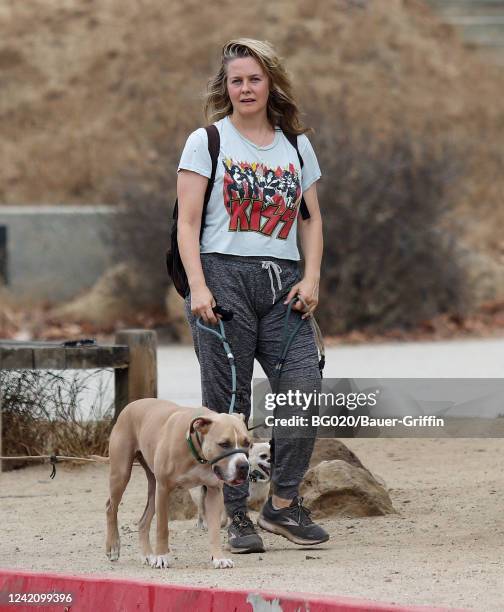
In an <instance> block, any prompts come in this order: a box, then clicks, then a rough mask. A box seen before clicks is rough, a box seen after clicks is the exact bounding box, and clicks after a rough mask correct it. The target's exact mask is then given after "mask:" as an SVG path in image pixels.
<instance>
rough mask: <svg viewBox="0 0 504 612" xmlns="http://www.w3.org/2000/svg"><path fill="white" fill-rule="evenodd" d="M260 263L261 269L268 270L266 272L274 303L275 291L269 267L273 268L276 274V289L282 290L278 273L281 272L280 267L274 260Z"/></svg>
mask: <svg viewBox="0 0 504 612" xmlns="http://www.w3.org/2000/svg"><path fill="white" fill-rule="evenodd" d="M261 263H262V269H263V270H268V274H269V277H270V283H271V291H272V292H273V302H272V303H273V304H274V303H275V299H276V293H275V287H274V284H273V275H272V274H271V269H272V268H273V271H274V272H275V275H276V279H277V283H278V290H279V291H281V290H282V279H281V278H280V274H281V272H282V268H281V267H280V266H279V265H278V264H276V263H275V262H274V261H261Z"/></svg>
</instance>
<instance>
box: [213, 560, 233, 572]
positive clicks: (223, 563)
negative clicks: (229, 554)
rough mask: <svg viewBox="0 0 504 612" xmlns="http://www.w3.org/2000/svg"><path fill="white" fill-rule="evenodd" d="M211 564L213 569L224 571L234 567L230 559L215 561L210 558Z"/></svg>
mask: <svg viewBox="0 0 504 612" xmlns="http://www.w3.org/2000/svg"><path fill="white" fill-rule="evenodd" d="M212 563H213V566H214V569H225V568H227V567H234V563H233V561H231V559H215V558H212Z"/></svg>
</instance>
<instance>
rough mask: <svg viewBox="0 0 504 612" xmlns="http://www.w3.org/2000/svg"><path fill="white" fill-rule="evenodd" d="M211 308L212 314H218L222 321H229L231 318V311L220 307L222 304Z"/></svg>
mask: <svg viewBox="0 0 504 612" xmlns="http://www.w3.org/2000/svg"><path fill="white" fill-rule="evenodd" d="M212 310H213V312H214V314H216V315H220V316H221V317H222V320H223V321H231V319H232V318H233V314H234V313H233V311H232V310H226V309H225V308H222V306H218V305H216V306H215V307H214V308H212Z"/></svg>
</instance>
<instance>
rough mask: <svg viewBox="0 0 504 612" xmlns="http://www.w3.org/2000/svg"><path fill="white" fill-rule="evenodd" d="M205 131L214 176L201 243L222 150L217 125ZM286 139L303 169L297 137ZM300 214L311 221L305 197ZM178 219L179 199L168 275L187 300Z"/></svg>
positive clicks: (210, 181) (203, 217)
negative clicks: (294, 150) (179, 244)
mask: <svg viewBox="0 0 504 612" xmlns="http://www.w3.org/2000/svg"><path fill="white" fill-rule="evenodd" d="M205 130H206V132H207V135H208V152H209V153H210V159H211V160H212V174H211V176H210V178H209V179H208V185H207V188H206V191H205V197H204V199H203V211H202V213H201V228H200V242H201V238H202V236H203V230H204V229H205V216H206V211H207V207H208V202H209V201H210V196H211V195H212V189H213V185H214V181H215V172H216V170H217V160H218V157H219V150H220V135H219V130H218V129H217V127H216V126H215V125H208V126H206V127H205ZM284 134H285V137H286V138H287V140H288V141H289V142H290V143H291V145H292V146H293V147H294V148H295V149H296V152H297V154H298V158H299V163H300V165H301V168H302V167H303V158H302V157H301V155H300V153H299V149H298V146H297V136H296V135H295V134H287V133H285V132H284ZM300 212H301V217H302V218H303V219H309V218H310V213H309V211H308V207H307V206H306V202H305V199H304V197H302V198H301V204H300ZM177 219H178V198H177V199H176V200H175V206H174V207H173V223H172V228H171V247H170V249H169V250H168V251H167V253H166V267H167V269H168V274H169V275H170V276H171V279H172V281H173V284H174V286H175V289H176V290H177V292H178V293H179V295H180V296H182V297H183V298H185V297H186V296H187V295H189V283H188V281H187V275H186V272H185V270H184V265H183V264H182V259H181V258H180V252H179V248H178V239H177V235H178V234H177Z"/></svg>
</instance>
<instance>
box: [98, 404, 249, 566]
mask: <svg viewBox="0 0 504 612" xmlns="http://www.w3.org/2000/svg"><path fill="white" fill-rule="evenodd" d="M250 446H251V443H250V437H249V435H248V431H247V428H246V427H245V423H244V420H243V416H242V415H234V414H231V415H230V414H219V413H216V412H212V411H211V410H209V409H208V408H185V407H182V406H177V405H176V404H173V403H172V402H168V401H165V400H158V399H141V400H137V401H135V402H132V403H131V404H128V405H127V406H126V407H125V408H124V409H123V410H122V412H121V413H120V415H119V417H118V419H117V422H116V423H115V425H114V427H113V429H112V433H111V434H110V442H109V463H110V498H109V499H108V501H107V504H106V508H107V540H106V545H105V550H106V554H107V556H108V558H109V559H110V560H111V561H117V560H118V559H119V551H120V542H119V530H118V527H117V509H118V507H119V503H120V501H121V498H122V496H123V493H124V491H125V489H126V486H127V484H128V482H129V479H130V476H131V467H132V465H133V462H134V460H135V459H137V460H138V461H139V463H140V464H141V465H142V467H143V468H144V470H145V473H146V475H147V481H148V491H147V505H146V506H145V510H144V513H143V515H142V518H141V519H140V522H139V525H138V526H139V537H140V551H141V557H142V561H143V562H144V563H148V564H149V565H151V567H159V568H164V567H168V565H169V558H168V553H169V551H170V549H169V546H168V500H169V496H170V493H171V492H172V491H173V489H174V488H175V487H177V486H182V487H184V488H187V489H189V488H191V487H195V486H197V485H205V487H206V490H207V494H206V502H205V503H206V508H205V509H206V519H207V523H208V535H209V540H210V552H211V555H212V562H213V566H214V567H215V568H226V567H233V562H232V561H231V559H227V558H225V557H224V553H223V552H222V547H221V541H220V533H219V529H220V521H221V514H222V510H223V508H224V499H223V494H222V485H223V483H224V482H225V483H227V484H230V485H238V484H241V483H242V482H244V481H245V480H247V478H248V476H249V462H248V451H249V449H250ZM154 514H157V530H156V545H155V547H154V550H152V547H151V544H150V539H149V531H150V525H151V522H152V518H153V516H154Z"/></svg>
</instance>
